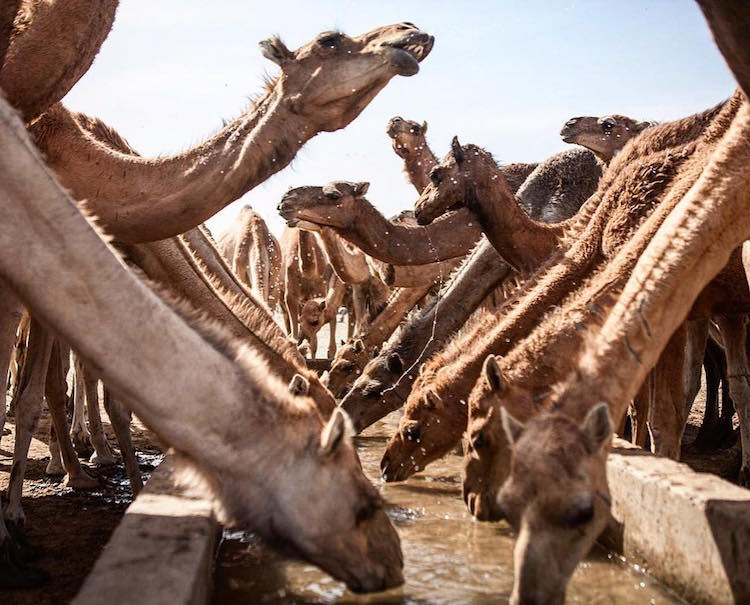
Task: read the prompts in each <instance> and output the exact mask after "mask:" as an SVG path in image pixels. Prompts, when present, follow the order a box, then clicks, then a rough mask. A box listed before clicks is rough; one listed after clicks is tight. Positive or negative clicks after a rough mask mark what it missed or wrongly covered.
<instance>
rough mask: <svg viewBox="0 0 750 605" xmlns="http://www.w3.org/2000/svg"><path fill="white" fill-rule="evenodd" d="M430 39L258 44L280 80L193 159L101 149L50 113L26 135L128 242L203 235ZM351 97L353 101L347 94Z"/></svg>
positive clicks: (351, 113)
mask: <svg viewBox="0 0 750 605" xmlns="http://www.w3.org/2000/svg"><path fill="white" fill-rule="evenodd" d="M432 44H433V38H432V36H429V35H428V34H426V33H424V32H421V31H419V30H418V29H417V28H416V27H415V26H413V25H412V24H406V23H401V24H397V25H391V26H387V27H380V28H377V29H375V30H372V31H370V32H368V33H366V34H363V35H361V36H357V37H349V36H346V35H345V34H341V33H333V32H328V33H324V34H321V35H320V36H318V38H316V39H315V40H313V41H312V42H309V43H308V44H306V45H304V46H302V47H301V48H299V49H298V50H296V51H294V52H292V51H290V50H289V49H288V48H286V46H284V44H283V43H282V42H281V41H280V40H279V39H278V38H272V39H269V40H265V41H263V42H261V49H262V51H263V54H264V55H265V56H266V57H267V58H269V59H270V60H272V61H274V62H275V63H277V64H278V65H279V66H280V68H281V72H280V75H279V76H278V78H276V80H275V81H274V82H272V83H269V86H268V89H267V91H266V92H265V93H264V94H263V95H262V96H261V97H260V98H259V99H258V101H257V102H256V103H254V104H252V105H251V107H249V108H248V109H247V110H246V111H245V112H244V113H243V114H242V115H241V116H240V117H239V118H237V119H235V120H233V121H231V122H230V123H228V124H227V125H226V126H224V128H222V129H221V130H220V131H219V132H218V133H217V134H216V135H214V136H212V137H211V138H210V139H208V140H207V141H205V142H204V143H202V144H200V145H198V146H197V147H195V148H193V149H189V150H187V151H185V152H182V153H180V154H177V155H174V156H170V157H160V158H139V157H133V156H130V155H124V154H121V153H118V152H114V151H112V150H111V149H110V148H108V147H106V146H102V145H101V144H99V143H98V142H97V141H96V140H95V139H93V138H91V137H90V136H88V135H87V133H86V132H85V131H84V130H83V129H81V128H80V127H79V126H78V125H77V124H76V123H75V120H74V119H73V116H72V115H71V113H70V112H68V111H67V110H66V109H65V108H63V107H62V106H60V105H56V106H54V107H52V108H51V109H50V110H48V111H47V112H46V113H45V114H44V115H43V116H42V117H41V118H40V119H39V120H37V121H36V122H35V123H34V124H33V125H32V126H31V132H32V133H33V136H34V138H35V140H36V142H37V144H38V145H39V147H40V149H41V150H42V151H43V152H44V153H45V155H46V157H47V161H48V165H49V166H50V167H51V168H53V169H54V171H55V172H56V174H57V175H58V177H59V179H60V181H61V183H62V184H63V185H64V186H65V187H67V188H68V189H70V190H71V191H72V193H73V195H74V196H75V197H76V198H77V199H79V200H84V199H85V200H86V207H87V209H88V210H89V211H90V212H91V213H92V214H94V215H96V216H97V217H98V220H100V221H101V223H102V224H103V225H106V227H107V230H108V231H109V232H110V233H111V234H112V235H113V236H114V237H116V238H117V239H118V240H120V241H124V242H139V241H152V240H158V239H163V238H167V237H171V236H174V235H177V234H179V233H184V232H186V231H188V230H189V229H192V228H194V227H196V226H197V225H199V224H200V223H201V222H202V221H204V220H206V219H207V218H209V217H210V216H212V215H213V214H215V213H216V212H218V211H219V210H220V209H222V208H223V207H225V206H226V205H227V204H229V203H231V202H232V201H234V200H236V199H237V198H239V197H240V196H241V195H243V194H244V193H246V192H247V191H249V190H250V189H252V188H253V187H254V186H255V185H257V184H258V183H260V182H263V181H264V180H265V179H267V178H268V177H269V176H271V175H272V174H274V173H276V172H278V171H279V170H281V169H282V168H284V167H285V166H286V165H287V164H289V162H290V161H291V160H292V159H293V158H294V156H295V154H296V152H297V150H298V149H300V147H302V145H304V143H305V142H306V141H308V140H309V139H311V138H312V137H313V136H315V135H316V134H317V133H318V132H321V131H333V130H338V129H340V128H343V127H345V126H346V125H347V124H349V122H351V121H352V120H353V119H354V118H356V117H357V115H359V113H360V112H361V111H362V110H363V109H364V107H365V106H366V105H367V104H369V102H370V101H371V100H372V99H373V98H374V97H375V96H376V95H377V93H378V92H379V91H380V90H382V88H383V87H384V86H385V85H386V84H387V83H388V82H389V81H390V79H391V78H392V77H393V76H395V75H399V74H400V75H413V74H415V73H417V71H418V70H419V63H418V61H420V60H422V59H423V58H424V57H426V56H427V54H428V53H429V51H430V50H431V48H432ZM352 90H355V91H356V92H352Z"/></svg>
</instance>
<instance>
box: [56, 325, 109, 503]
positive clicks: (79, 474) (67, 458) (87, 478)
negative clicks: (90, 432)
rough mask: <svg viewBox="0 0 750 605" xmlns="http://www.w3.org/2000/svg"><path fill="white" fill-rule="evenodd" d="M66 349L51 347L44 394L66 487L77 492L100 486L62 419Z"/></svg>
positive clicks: (67, 356)
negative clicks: (71, 439) (80, 458)
mask: <svg viewBox="0 0 750 605" xmlns="http://www.w3.org/2000/svg"><path fill="white" fill-rule="evenodd" d="M67 351H68V349H67V347H64V346H61V345H60V342H59V341H57V340H55V342H54V343H53V345H52V355H51V357H50V362H49V370H48V372H47V380H46V384H45V391H46V395H47V407H49V411H50V416H52V424H53V426H54V429H55V434H56V435H57V440H58V443H59V445H60V454H61V456H62V464H63V467H64V469H65V471H66V472H67V475H68V477H67V480H66V485H67V486H68V487H73V488H76V489H91V488H95V487H98V486H99V481H98V480H97V479H96V478H94V477H92V476H91V475H89V474H88V473H87V472H86V470H85V469H84V468H83V467H82V466H81V463H80V462H79V461H78V456H77V455H76V452H75V449H73V443H72V442H71V441H70V436H69V433H68V419H67V418H66V416H65V401H66V399H65V393H66V390H67V389H66V386H67V383H66V382H65V375H66V373H67V365H68V364H67V359H68V358H69V354H68V352H67Z"/></svg>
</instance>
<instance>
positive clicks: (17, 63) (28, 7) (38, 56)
mask: <svg viewBox="0 0 750 605" xmlns="http://www.w3.org/2000/svg"><path fill="white" fill-rule="evenodd" d="M118 4H119V2H118V0H105V1H104V2H92V1H91V0H72V1H69V2H66V1H62V0H53V1H52V2H19V1H17V0H11V1H10V2H7V3H3V11H4V13H3V14H2V15H0V21H1V22H3V23H4V24H6V25H5V26H4V27H8V25H7V24H8V21H9V20H10V24H11V25H10V30H11V31H10V32H9V33H8V34H5V36H7V37H5V36H4V37H5V39H6V40H8V43H7V46H6V52H2V50H3V48H2V47H3V44H0V89H2V90H3V92H4V93H5V96H6V98H7V100H8V102H9V103H10V104H11V105H13V106H14V107H15V108H16V109H17V110H18V111H20V112H21V116H22V117H23V119H24V120H25V121H26V122H27V123H30V122H32V121H33V120H34V119H36V118H37V117H38V116H40V115H41V114H42V113H43V112H44V111H46V110H47V108H48V107H50V106H52V105H53V104H55V103H57V102H58V101H60V100H61V99H62V98H63V97H64V96H65V95H66V94H67V93H68V91H69V90H70V89H71V88H72V87H73V85H74V84H75V83H76V82H77V81H78V80H79V79H80V78H81V76H83V74H84V73H86V71H88V69H89V67H91V64H92V63H93V61H94V58H95V57H96V55H97V53H98V52H99V49H100V47H101V45H102V43H103V42H104V39H105V38H106V37H107V34H108V33H109V31H110V29H111V28H112V23H113V22H114V18H115V12H116V10H117V5H118ZM5 11H8V14H7V15H6V14H5ZM9 18H10V19H9Z"/></svg>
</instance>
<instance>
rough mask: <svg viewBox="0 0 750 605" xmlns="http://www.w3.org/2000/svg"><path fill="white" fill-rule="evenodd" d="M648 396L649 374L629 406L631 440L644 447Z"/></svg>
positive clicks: (648, 406)
mask: <svg viewBox="0 0 750 605" xmlns="http://www.w3.org/2000/svg"><path fill="white" fill-rule="evenodd" d="M650 396H651V374H649V375H648V376H646V380H644V381H643V384H642V385H641V388H640V390H639V391H638V393H637V394H636V396H635V399H633V405H632V406H631V408H630V423H631V429H632V432H633V434H632V437H631V441H632V442H633V443H634V444H635V445H637V446H638V447H646V422H647V420H648V414H649V408H650V405H649V404H650V398H651V397H650Z"/></svg>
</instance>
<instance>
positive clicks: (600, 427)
mask: <svg viewBox="0 0 750 605" xmlns="http://www.w3.org/2000/svg"><path fill="white" fill-rule="evenodd" d="M613 430H614V428H613V424H612V416H611V415H610V413H609V406H608V405H607V404H606V403H598V404H596V405H595V406H594V407H593V408H591V409H590V410H589V411H588V414H586V418H584V419H583V422H582V423H581V432H582V433H583V437H584V439H585V441H586V448H587V449H588V451H589V452H591V453H592V454H593V453H594V452H597V451H599V448H601V447H602V446H603V445H604V444H606V443H609V442H610V440H611V439H612V431H613Z"/></svg>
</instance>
